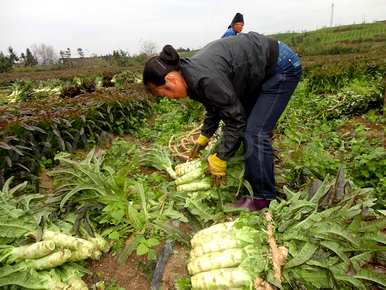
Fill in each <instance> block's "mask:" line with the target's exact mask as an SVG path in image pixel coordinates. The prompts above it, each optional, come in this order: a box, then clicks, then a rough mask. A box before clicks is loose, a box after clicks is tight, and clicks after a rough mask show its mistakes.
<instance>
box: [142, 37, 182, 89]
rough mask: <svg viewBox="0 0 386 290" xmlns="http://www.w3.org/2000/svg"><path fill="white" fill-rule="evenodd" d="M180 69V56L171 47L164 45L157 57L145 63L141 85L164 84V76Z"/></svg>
mask: <svg viewBox="0 0 386 290" xmlns="http://www.w3.org/2000/svg"><path fill="white" fill-rule="evenodd" d="M179 69H180V56H179V55H178V53H177V51H176V50H175V49H174V47H173V46H171V45H169V44H168V45H165V46H164V47H163V48H162V51H161V53H160V55H159V56H154V57H152V58H151V59H149V60H148V61H147V62H146V63H145V67H144V69H143V83H144V85H145V86H148V85H149V84H153V85H156V86H162V85H164V84H165V76H166V75H167V74H168V73H170V72H171V71H175V70H179Z"/></svg>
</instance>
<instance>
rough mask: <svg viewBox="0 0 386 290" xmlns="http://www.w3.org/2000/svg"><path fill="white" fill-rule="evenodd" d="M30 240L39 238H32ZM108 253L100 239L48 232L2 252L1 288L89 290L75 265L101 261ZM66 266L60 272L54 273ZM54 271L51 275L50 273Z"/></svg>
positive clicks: (105, 242)
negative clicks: (83, 261) (87, 261)
mask: <svg viewBox="0 0 386 290" xmlns="http://www.w3.org/2000/svg"><path fill="white" fill-rule="evenodd" d="M30 236H36V235H35V234H30ZM108 251H109V244H108V243H107V241H106V240H104V239H103V238H102V237H100V236H99V235H96V236H95V237H94V238H91V237H90V238H89V239H82V238H76V237H73V236H71V235H67V234H64V233H61V232H56V231H50V230H45V231H44V232H43V235H42V240H41V241H39V242H34V243H31V244H27V245H23V246H18V247H15V246H12V245H3V246H1V248H0V263H1V264H3V266H2V267H1V268H0V287H4V286H6V285H19V286H21V287H24V288H29V289H58V290H59V289H73V290H75V289H88V288H87V285H86V284H85V283H84V282H83V281H82V280H81V279H80V276H81V275H82V271H81V270H79V268H78V267H77V265H76V264H74V263H73V262H79V261H82V260H86V259H89V258H90V259H93V260H98V259H99V258H100V256H101V255H102V253H103V252H104V253H106V252H108ZM64 264H66V265H67V266H66V267H64V268H61V269H59V270H57V271H52V269H54V268H56V267H59V266H61V265H64ZM50 270H51V271H50Z"/></svg>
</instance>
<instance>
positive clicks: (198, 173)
mask: <svg viewBox="0 0 386 290" xmlns="http://www.w3.org/2000/svg"><path fill="white" fill-rule="evenodd" d="M205 170H206V166H204V165H203V164H200V166H199V167H197V168H194V169H192V170H190V171H189V172H187V173H186V174H184V175H182V176H180V177H178V178H177V179H176V181H175V183H176V185H181V184H186V183H189V182H192V181H194V180H196V179H198V178H200V177H202V176H203V175H204V173H205Z"/></svg>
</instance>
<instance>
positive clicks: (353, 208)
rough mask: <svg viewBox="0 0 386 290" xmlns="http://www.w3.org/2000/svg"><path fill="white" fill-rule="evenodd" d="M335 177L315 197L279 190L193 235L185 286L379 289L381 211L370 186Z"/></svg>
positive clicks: (385, 241)
mask: <svg viewBox="0 0 386 290" xmlns="http://www.w3.org/2000/svg"><path fill="white" fill-rule="evenodd" d="M342 176H343V174H342V172H341V171H340V172H339V174H338V177H337V179H336V180H332V179H331V178H329V177H327V178H326V179H325V181H324V182H323V183H322V184H321V185H320V187H319V189H318V190H317V191H316V192H298V193H295V192H292V191H290V190H288V189H286V188H285V193H286V195H287V200H281V201H273V202H271V205H270V208H269V209H267V210H265V211H262V212H260V213H242V214H241V215H240V216H239V217H238V218H237V219H236V220H235V221H233V222H227V223H222V224H217V225H214V226H212V227H209V228H206V229H204V230H201V231H199V232H198V233H196V234H195V235H194V237H193V238H192V240H191V246H192V250H191V253H190V260H189V263H188V270H189V273H190V274H191V275H192V276H191V285H192V289H197V290H202V289H258V290H269V289H273V286H276V287H278V288H279V289H307V290H313V289H347V290H348V289H362V290H366V289H379V287H386V278H385V277H386V276H385V275H384V269H385V268H386V259H385V252H386V246H385V245H386V235H385V228H386V219H385V215H384V212H383V211H378V210H376V209H374V208H373V206H374V205H375V201H376V200H375V199H374V198H373V197H372V194H371V191H370V190H369V189H361V188H355V187H354V185H353V184H352V183H350V182H346V181H344V178H342ZM326 201H328V202H326ZM382 269H383V270H382ZM382 271H383V272H382ZM377 287H378V288H377Z"/></svg>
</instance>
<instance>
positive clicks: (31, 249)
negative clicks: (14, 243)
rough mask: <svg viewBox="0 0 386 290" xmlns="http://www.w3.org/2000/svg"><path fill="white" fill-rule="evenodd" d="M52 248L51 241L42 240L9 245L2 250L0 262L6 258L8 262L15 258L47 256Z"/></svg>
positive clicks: (53, 248)
mask: <svg viewBox="0 0 386 290" xmlns="http://www.w3.org/2000/svg"><path fill="white" fill-rule="evenodd" d="M54 250H55V243H54V242H53V241H42V242H37V243H34V244H31V245H26V246H20V247H9V248H6V249H5V250H4V251H3V254H2V257H1V259H0V262H1V261H4V260H7V262H8V263H12V262H14V261H16V260H24V259H37V258H41V257H44V256H47V255H48V254H50V253H52V252H53V251H54ZM4 252H7V253H4Z"/></svg>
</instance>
